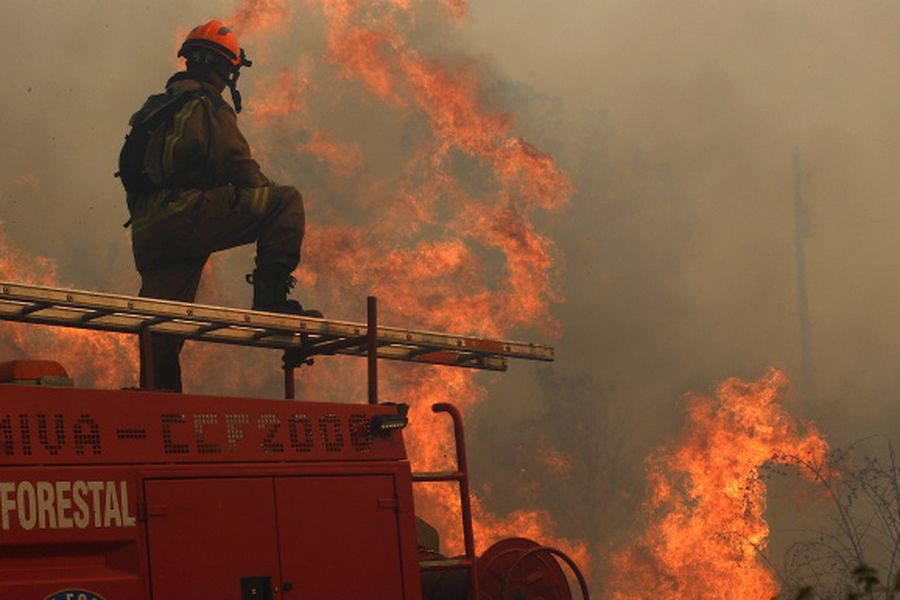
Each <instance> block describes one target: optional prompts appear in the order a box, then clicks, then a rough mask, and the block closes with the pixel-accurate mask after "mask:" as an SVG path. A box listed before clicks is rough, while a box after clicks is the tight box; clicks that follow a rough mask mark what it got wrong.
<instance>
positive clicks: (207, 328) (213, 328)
mask: <svg viewBox="0 0 900 600" xmlns="http://www.w3.org/2000/svg"><path fill="white" fill-rule="evenodd" d="M226 327H228V325H227V324H226V323H210V324H209V325H203V326H202V327H198V328H197V335H205V334H207V333H209V332H211V331H218V330H219V329H225V328H226Z"/></svg>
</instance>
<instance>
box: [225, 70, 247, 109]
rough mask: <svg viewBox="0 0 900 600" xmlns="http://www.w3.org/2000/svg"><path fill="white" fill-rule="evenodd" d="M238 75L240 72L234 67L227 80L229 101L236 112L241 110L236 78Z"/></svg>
mask: <svg viewBox="0 0 900 600" xmlns="http://www.w3.org/2000/svg"><path fill="white" fill-rule="evenodd" d="M240 76H241V72H240V71H239V70H238V69H235V70H234V74H233V75H232V76H231V77H229V78H228V80H227V84H228V89H230V90H231V103H232V104H234V112H236V113H239V112H241V108H243V106H242V104H241V93H240V92H239V91H238V89H237V80H238V77H240Z"/></svg>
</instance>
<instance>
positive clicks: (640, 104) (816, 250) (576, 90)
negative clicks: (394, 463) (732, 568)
mask: <svg viewBox="0 0 900 600" xmlns="http://www.w3.org/2000/svg"><path fill="white" fill-rule="evenodd" d="M426 4H427V3H426ZM234 6H235V3H232V2H218V1H212V0H211V1H207V2H193V3H191V4H190V5H186V4H185V3H181V2H175V1H168V0H163V1H154V2H140V1H121V0H120V1H116V2H112V1H99V0H97V1H88V0H78V1H72V2H65V3H64V2H51V1H44V0H28V1H21V0H0V8H2V20H0V57H2V58H0V59H2V64H3V67H2V71H0V72H2V73H3V75H4V76H3V94H2V99H0V108H2V110H0V140H2V141H0V156H2V159H0V220H2V233H3V234H4V235H5V236H6V237H7V240H8V241H9V242H11V243H14V244H16V245H17V246H19V247H21V248H24V249H25V250H27V251H29V252H31V253H34V254H36V255H41V256H46V257H48V258H52V259H54V260H56V261H57V262H58V263H59V267H60V274H61V277H60V279H61V283H64V284H66V285H72V286H75V287H82V288H95V289H104V290H108V291H112V292H121V293H132V292H134V291H135V290H136V289H137V286H138V279H137V276H136V275H135V274H134V273H133V267H132V263H131V254H130V244H129V240H128V232H127V231H126V230H124V229H123V228H122V227H121V224H122V222H124V221H125V220H126V218H127V215H126V210H125V208H124V203H123V200H122V197H121V196H122V194H121V192H120V187H119V183H118V182H117V181H116V180H114V179H113V178H112V173H113V172H114V171H115V170H116V164H115V163H116V158H117V155H118V151H119V148H120V145H121V140H122V137H123V135H124V133H125V131H126V129H127V127H126V124H127V120H128V117H129V116H130V115H131V113H132V112H134V110H136V108H137V107H138V106H139V105H140V103H141V102H142V101H143V99H144V98H145V97H146V96H147V95H148V94H149V93H152V92H156V91H157V90H159V89H160V88H161V86H162V84H163V83H164V82H165V79H166V78H167V76H168V75H169V74H170V73H171V71H172V70H173V69H174V68H175V66H176V63H175V61H174V59H173V57H174V53H175V51H176V49H177V46H178V42H179V38H180V36H181V35H182V33H179V32H183V31H185V30H186V28H187V27H189V26H192V25H194V24H196V23H199V22H202V21H204V20H206V19H208V18H211V17H213V16H219V15H224V14H228V13H229V12H231V10H233V8H234ZM303 6H304V5H301V7H300V9H299V10H300V11H303V10H304V8H303ZM423 15H424V16H423V17H422V21H421V23H419V25H418V26H417V30H416V31H415V32H414V34H413V39H414V40H416V41H417V42H418V43H419V44H420V47H421V48H422V49H423V52H426V53H429V54H432V55H434V56H440V57H446V58H448V59H449V60H463V59H464V58H465V57H470V58H472V59H474V61H475V68H476V69H477V71H478V73H479V75H480V79H481V81H482V97H483V100H484V102H485V103H486V104H487V105H488V106H491V107H492V108H494V109H497V110H500V111H503V112H508V113H510V114H512V115H514V116H515V119H516V131H517V132H519V133H520V134H521V135H522V136H523V137H525V138H526V139H528V140H530V141H531V142H533V143H535V144H536V145H537V146H538V147H540V148H541V149H543V150H545V151H547V152H549V153H550V154H551V155H552V156H553V157H554V158H555V159H556V160H557V162H558V164H559V165H560V166H561V167H562V168H564V169H565V170H566V171H568V173H569V174H570V176H571V177H572V180H573V183H574V185H575V187H576V190H577V191H576V194H575V197H574V200H573V202H572V204H571V206H570V207H569V208H568V209H566V210H564V211H561V212H559V213H554V214H549V215H545V216H544V217H543V218H542V219H541V220H540V222H539V223H538V226H539V228H540V229H541V230H542V231H544V232H545V233H548V234H549V235H550V237H551V238H553V239H554V240H555V241H556V242H557V244H558V245H559V249H560V251H561V252H560V265H559V266H560V272H559V278H560V280H559V281H560V286H559V287H560V290H561V292H562V294H563V296H564V297H565V301H564V302H562V303H560V304H559V305H558V306H556V307H555V309H554V313H555V314H556V316H557V317H558V318H559V319H560V321H561V324H562V333H561V336H560V337H559V338H558V339H551V338H549V337H548V336H547V335H546V334H545V333H542V332H541V331H540V330H539V328H535V330H531V331H529V330H523V331H518V332H515V333H516V335H515V336H514V337H516V338H525V339H531V340H534V341H541V342H549V343H553V344H554V345H555V346H556V348H557V361H556V362H555V363H554V364H553V365H550V366H536V365H533V364H515V365H513V366H512V368H511V370H510V373H509V374H507V375H505V376H503V377H496V378H494V377H486V378H483V380H484V382H486V383H487V384H488V385H489V388H488V393H489V396H490V398H489V400H488V401H487V402H485V403H483V404H481V405H479V406H478V408H477V409H476V411H475V412H474V413H473V414H472V415H471V416H470V418H469V427H470V433H469V439H470V446H471V448H472V453H473V456H472V459H471V460H472V464H473V468H474V470H475V473H476V477H477V481H476V488H478V489H480V490H481V493H482V494H484V495H485V497H486V503H487V504H488V505H489V506H490V507H491V508H492V509H494V510H496V511H500V512H503V511H506V510H513V509H516V508H519V507H521V506H530V505H533V504H535V505H539V506H545V507H547V508H549V509H550V510H551V512H552V514H553V516H554V517H555V518H556V519H557V520H558V521H559V522H560V532H561V533H562V534H564V535H567V536H569V537H582V538H584V539H587V540H588V541H589V543H590V544H591V546H592V548H594V549H595V552H596V555H597V556H598V557H602V555H603V554H604V552H605V551H606V550H607V549H609V548H611V547H614V546H615V545H617V544H619V543H621V542H622V541H623V540H627V539H628V531H629V530H631V529H632V528H633V527H636V526H637V524H638V522H639V521H638V520H637V519H636V505H637V504H638V502H639V499H640V497H641V492H642V485H643V483H642V477H641V468H642V465H641V461H642V459H643V457H644V456H645V455H646V453H647V451H648V450H649V449H651V448H652V447H654V446H656V445H658V444H660V443H661V442H663V441H665V440H666V439H667V437H668V436H671V435H672V434H673V433H674V432H675V431H676V430H677V427H678V425H679V422H680V413H681V409H682V406H683V405H682V401H681V400H680V398H681V395H682V394H683V393H685V392H687V391H689V390H696V389H699V390H705V389H707V388H708V387H709V386H710V385H712V384H714V383H715V382H716V381H717V380H719V379H721V378H724V377H727V376H731V375H737V376H742V377H750V378H752V377H756V376H759V375H760V374H762V373H763V371H764V370H765V369H766V368H767V367H769V366H771V365H778V366H782V367H784V368H785V369H786V370H787V371H788V373H789V374H790V375H791V376H792V377H793V378H794V379H795V381H796V382H797V383H798V394H797V399H796V401H795V412H796V414H797V415H798V416H801V417H804V418H811V419H813V420H814V421H815V422H816V423H817V424H818V426H819V427H820V428H821V429H822V430H823V431H824V432H825V433H826V434H827V436H828V437H829V439H830V440H831V441H832V443H833V444H835V445H846V444H848V443H850V442H852V441H854V440H857V439H859V438H861V437H863V436H868V435H881V436H885V437H886V438H887V439H890V438H893V439H895V440H896V437H897V436H896V432H897V430H898V427H900V408H898V400H900V393H898V392H900V368H898V365H900V279H898V271H900V264H898V262H900V261H898V257H900V236H898V235H897V233H896V229H897V228H898V227H900V206H898V203H897V192H896V190H898V189H900V169H898V168H897V159H898V156H900V103H898V101H897V95H898V92H900V85H898V78H897V75H896V73H897V66H898V62H900V36H898V35H897V32H898V31H900V5H897V4H896V3H894V2H887V1H883V2H882V1H866V2H859V3H843V2H830V1H825V2H823V1H821V0H815V1H814V0H802V1H794V2H784V1H782V0H761V1H743V0H741V1H739V0H733V1H731V2H713V1H706V2H701V1H685V2H678V3H672V2H664V1H662V0H654V1H648V0H609V1H597V0H592V1H587V0H584V1H582V0H566V1H561V2H537V1H532V0H490V1H488V0H473V1H472V2H471V3H470V5H469V16H468V18H467V19H466V20H464V21H463V22H461V23H459V24H455V25H447V24H445V22H444V21H443V20H442V19H441V18H440V13H439V12H438V9H434V10H428V9H426V10H425V11H424V13H423ZM179 28H180V29H179ZM292 31H293V33H292V34H291V36H287V37H282V38H280V39H279V40H278V41H277V43H276V44H275V45H274V46H273V48H276V50H274V51H272V54H277V49H278V48H292V47H293V45H295V44H297V45H300V46H302V47H303V48H306V49H310V48H316V44H317V43H319V42H320V41H321V37H322V35H323V34H322V31H321V23H320V22H319V20H317V19H316V17H315V15H314V14H313V13H312V11H311V16H310V18H309V23H308V25H305V26H302V27H295V28H294V29H293V30H292ZM245 45H246V46H247V47H248V50H250V54H251V57H253V58H256V59H257V60H258V62H257V66H256V67H254V68H253V69H251V70H249V71H248V72H247V73H245V74H244V75H242V78H241V87H242V89H243V91H244V96H245V105H246V106H247V107H248V110H250V107H251V106H252V104H253V102H254V98H258V97H260V96H259V95H260V94H263V93H264V92H263V90H260V89H256V88H255V84H256V83H257V82H259V81H260V80H262V78H263V77H264V76H265V75H266V74H267V68H268V67H267V66H266V65H267V64H272V65H273V66H274V65H276V64H279V60H285V59H284V57H279V56H278V55H275V56H272V55H268V56H259V55H257V56H254V55H253V52H252V48H253V38H249V39H248V40H247V41H246V42H245ZM295 56H296V54H291V57H290V60H289V61H288V62H289V63H290V61H291V60H293V59H294V58H295ZM322 60H323V61H324V58H323V59H322ZM316 68H317V67H316V66H315V64H314V65H313V66H312V67H311V71H310V72H312V73H313V74H314V73H315V70H316ZM268 74H269V75H271V72H269V73H268ZM345 98H346V97H345ZM347 105H348V106H351V105H352V102H350V101H348V102H347ZM333 112H334V114H325V115H322V114H319V115H317V118H319V119H321V120H322V121H323V122H329V123H332V124H334V126H335V128H336V129H341V128H343V131H345V132H346V133H347V134H348V135H349V134H351V133H352V132H354V131H355V132H357V134H358V136H359V140H360V143H361V144H362V145H363V146H364V147H377V145H378V144H382V145H383V152H384V155H385V156H387V157H390V156H391V153H393V152H395V151H398V150H399V148H401V147H402V146H403V144H404V143H405V140H404V135H410V133H409V132H408V131H407V132H397V131H394V130H393V129H392V128H391V126H390V125H391V121H390V116H389V115H385V116H384V118H383V119H380V120H378V122H377V123H373V122H372V120H371V118H367V117H368V115H366V114H355V115H353V114H341V112H340V110H339V109H337V108H335V109H334V111H333ZM253 136H254V132H250V131H248V137H250V141H251V144H254V145H257V146H258V147H260V148H261V149H265V147H266V140H263V139H260V138H258V137H257V138H254V137H253ZM794 152H796V153H797V156H799V158H800V161H801V165H802V175H803V176H802V180H803V184H804V190H803V193H804V200H805V205H806V207H805V208H806V210H805V214H804V215H803V216H804V218H803V223H802V225H803V226H802V227H801V230H802V232H803V234H802V236H801V237H802V239H801V241H802V244H803V246H804V249H805V252H806V259H807V283H808V297H809V327H810V339H811V364H812V370H811V375H812V377H811V381H809V382H803V381H802V378H801V366H802V357H801V349H800V320H799V314H798V307H797V290H798V288H797V276H796V262H795V248H796V243H797V236H796V233H795V232H796V222H795V210H794V182H793V172H792V163H791V161H792V153H794ZM271 162H274V163H275V164H273V165H271V168H272V169H273V170H274V175H275V177H276V178H277V179H279V180H282V179H284V180H285V181H286V182H292V183H295V184H297V185H298V186H299V187H301V189H304V180H309V181H314V180H315V177H316V175H315V171H316V169H320V168H323V167H322V166H321V165H318V164H317V163H316V162H315V161H314V160H309V161H307V162H306V163H301V167H304V168H305V169H307V171H305V172H296V171H295V170H293V169H292V170H291V172H286V171H285V169H283V168H282V169H281V171H279V169H280V168H281V167H280V166H279V164H278V161H277V157H275V159H273V161H271ZM306 189H309V187H307V188H306ZM312 189H314V190H315V189H319V190H320V193H321V194H322V195H324V192H327V191H328V189H327V188H324V187H323V188H315V187H314V186H313V188H312ZM328 201H329V198H325V197H321V195H320V196H319V197H317V196H316V193H315V192H314V193H313V194H312V196H310V195H309V194H307V204H308V206H309V207H310V208H311V209H312V210H311V223H310V227H314V226H315V214H316V213H315V207H317V206H318V207H323V206H325V205H326V204H327V202H328ZM250 256H251V254H249V253H248V251H245V250H240V251H238V252H237V253H233V256H232V257H230V258H227V259H225V262H224V265H225V266H223V267H222V268H221V270H223V271H224V274H223V273H222V272H220V273H219V276H218V278H217V281H219V282H225V281H226V280H227V279H228V278H229V277H231V276H232V274H233V279H234V280H235V283H233V284H228V285H231V286H232V288H233V289H234V290H236V291H235V292H234V293H235V294H236V295H237V294H243V295H244V296H245V299H244V301H248V300H249V289H245V288H246V286H243V287H241V285H242V284H240V283H239V281H240V280H241V278H242V274H243V272H245V271H244V270H241V269H246V266H247V265H248V264H249V257H250ZM202 299H204V297H201V300H202ZM205 299H206V300H210V299H211V297H210V296H206V297H205ZM313 300H315V299H313ZM384 300H385V301H386V302H389V301H390V300H389V299H384ZM361 305H362V299H361V298H360V312H359V314H346V315H343V314H342V315H335V316H338V317H346V318H360V317H361V316H362V314H361V309H362V306H361ZM326 312H327V311H326ZM409 325H411V326H414V325H415V324H409ZM195 387H199V388H201V389H202V384H200V383H196V382H195ZM553 453H558V455H559V456H560V457H562V458H564V459H565V461H567V462H568V463H569V464H570V466H569V467H567V468H566V469H564V472H563V473H560V472H559V471H557V470H554V468H553V467H552V466H551V465H549V464H548V463H549V462H552V461H548V460H547V459H546V457H547V456H549V455H550V454H553ZM553 455H554V456H556V454H553ZM773 511H775V512H777V511H778V506H773ZM774 528H775V533H774V536H773V544H774V547H775V548H777V547H778V543H779V542H778V526H777V523H776V524H775V527H774Z"/></svg>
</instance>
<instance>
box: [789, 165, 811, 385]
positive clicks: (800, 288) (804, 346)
mask: <svg viewBox="0 0 900 600" xmlns="http://www.w3.org/2000/svg"><path fill="white" fill-rule="evenodd" d="M793 167H794V250H795V256H796V261H797V313H798V317H799V318H800V353H801V356H800V358H801V361H802V362H801V365H802V366H801V370H802V378H803V379H802V386H803V388H802V389H803V394H804V395H805V396H806V398H807V402H809V401H810V400H811V397H812V395H813V394H814V393H815V391H814V389H813V366H812V364H813V360H812V344H811V342H810V319H809V295H808V292H807V287H808V285H807V279H806V247H805V245H804V239H805V238H806V236H807V235H809V219H808V215H807V209H806V205H805V203H804V202H803V169H802V167H801V163H800V154H799V153H798V152H797V151H796V150H795V151H794V156H793Z"/></svg>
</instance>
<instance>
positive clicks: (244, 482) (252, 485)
mask: <svg viewBox="0 0 900 600" xmlns="http://www.w3.org/2000/svg"><path fill="white" fill-rule="evenodd" d="M145 485H146V487H145V498H146V504H147V508H146V511H147V517H148V522H147V535H148V538H149V539H148V544H149V553H150V573H151V576H150V582H151V586H152V591H153V598H157V599H161V600H197V599H198V598H210V599H212V598H214V599H215V600H250V599H252V600H273V599H274V598H279V596H278V595H277V594H273V591H272V590H273V588H274V585H275V583H277V582H278V581H279V573H278V539H277V538H278V536H277V532H276V520H275V502H274V497H273V490H272V478H270V477H263V478H240V479H173V480H149V481H147V482H146V483H145Z"/></svg>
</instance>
